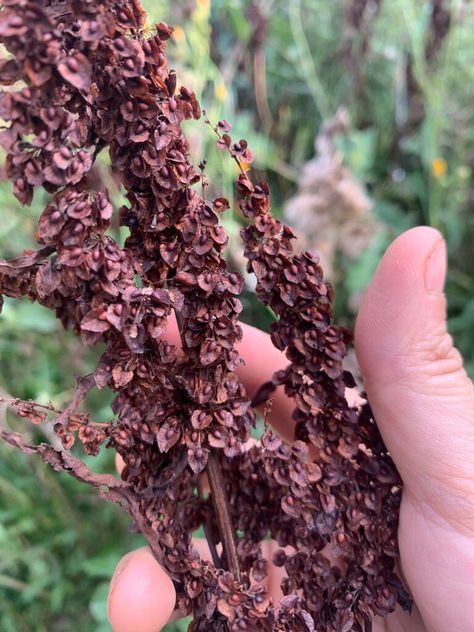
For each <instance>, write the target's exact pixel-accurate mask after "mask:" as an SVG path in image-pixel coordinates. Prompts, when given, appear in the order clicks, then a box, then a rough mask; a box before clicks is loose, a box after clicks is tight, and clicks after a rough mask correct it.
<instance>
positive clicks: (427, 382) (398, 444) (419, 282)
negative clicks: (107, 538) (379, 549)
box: [109, 228, 474, 632]
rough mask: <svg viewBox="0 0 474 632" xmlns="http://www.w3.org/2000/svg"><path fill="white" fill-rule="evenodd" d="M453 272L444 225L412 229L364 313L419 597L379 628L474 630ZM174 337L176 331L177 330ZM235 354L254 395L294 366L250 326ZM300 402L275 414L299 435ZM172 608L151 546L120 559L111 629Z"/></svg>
mask: <svg viewBox="0 0 474 632" xmlns="http://www.w3.org/2000/svg"><path fill="white" fill-rule="evenodd" d="M445 269H446V249H445V245H444V242H443V240H442V238H441V235H440V234H439V233H438V232H437V231H435V230H433V229H431V228H415V229H412V230H410V231H408V232H407V233H404V234H403V235H402V236H401V237H399V238H398V239H397V240H396V241H395V242H394V243H393V244H392V245H391V247H390V248H389V249H388V251H387V253H386V254H385V256H384V258H383V260H382V262H381V264H380V266H379V268H378V270H377V272H376V274H375V276H374V279H373V281H372V283H371V285H370V287H369V289H368V291H367V293H366V296H365V299H364V303H363V305H362V308H361V310H360V313H359V316H358V319H357V326H356V351H357V357H358V360H359V363H360V366H361V369H362V373H363V376H364V381H365V387H366V390H367V393H368V396H369V400H370V403H371V406H372V409H373V412H374V414H375V417H376V419H377V423H378V425H379V428H380V431H381V433H382V435H383V437H384V440H385V442H386V444H387V447H388V448H389V450H390V452H391V454H392V457H393V459H394V461H395V463H396V465H397V468H398V470H399V472H400V474H401V476H402V479H403V481H404V490H403V497H402V504H401V509H400V526H399V533H398V537H399V546H400V570H401V573H402V574H403V576H404V578H405V580H406V582H407V584H408V586H409V588H410V591H411V593H412V596H413V598H414V600H415V604H416V607H415V609H414V612H413V614H412V615H411V616H410V615H408V614H407V613H404V612H401V611H398V610H397V611H396V612H395V613H393V614H392V615H390V616H389V617H388V618H387V619H386V620H384V621H382V620H379V621H375V622H374V630H375V631H380V632H381V631H382V630H385V631H389V632H398V631H402V630H404V631H410V632H411V631H413V632H415V631H416V632H419V631H422V630H425V629H426V630H429V631H430V632H446V631H447V630H449V632H468V630H472V629H473V623H472V620H473V616H474V537H473V536H474V386H473V384H472V382H471V380H470V379H469V378H468V376H467V375H466V372H465V371H464V368H463V363H462V358H461V356H460V355H459V353H458V351H457V350H456V349H455V348H454V347H453V344H452V340H451V338H450V336H449V334H448V333H447V328H446V301H445V297H444V294H443V286H444V278H445V271H446V270H445ZM172 335H174V336H175V337H176V338H177V332H173V333H172ZM256 349H258V350H259V353H258V354H256V353H255V351H256ZM239 351H240V352H241V354H242V356H243V357H244V359H245V360H246V362H247V365H246V366H245V367H242V369H241V371H240V377H241V379H242V380H243V381H244V383H245V385H246V387H247V389H248V392H249V394H250V396H252V395H253V394H254V392H255V390H256V389H257V388H258V386H259V385H260V384H261V383H262V382H264V381H265V380H267V379H269V378H270V377H271V373H273V371H274V370H276V369H278V368H281V367H283V366H285V364H286V360H285V358H284V357H283V356H282V355H281V354H280V352H278V351H277V350H276V349H275V348H274V347H273V346H272V345H271V343H270V341H269V339H268V337H267V336H266V335H265V334H263V333H262V332H259V331H258V330H256V329H254V328H252V327H245V328H244V340H243V342H242V343H241V345H240V348H239ZM269 372H270V374H269ZM292 409H293V405H292V403H291V401H289V400H288V399H287V398H286V397H285V395H284V394H283V393H282V392H281V391H278V392H277V393H276V394H275V397H274V403H273V407H272V416H271V419H270V421H271V423H272V424H273V426H274V427H275V428H276V429H277V430H278V431H280V432H282V433H283V434H287V435H288V434H291V431H290V428H289V427H288V422H289V420H290V418H291V412H292ZM199 546H201V547H202V546H203V544H200V545H199ZM268 546H269V547H270V546H271V544H269V545H268ZM269 553H270V552H269ZM202 554H203V555H205V554H206V552H205V551H204V550H202ZM279 571H280V569H276V568H274V570H273V571H272V573H271V574H270V577H269V579H268V582H269V589H270V591H271V592H272V594H273V595H274V596H275V597H276V598H277V596H278V583H279V577H278V572H279ZM174 606H175V591H174V587H173V583H172V581H171V580H170V579H169V577H167V575H166V574H165V573H164V571H163V570H162V569H161V568H160V567H159V565H158V564H157V562H156V561H155V560H154V558H153V557H152V555H151V553H149V552H148V550H147V549H140V550H138V551H134V552H132V553H129V554H128V555H127V556H125V557H124V558H123V559H122V560H121V562H120V563H119V565H118V567H117V569H116V571H115V574H114V577H113V579H112V583H111V590H110V595H109V617H110V621H111V623H112V626H113V629H114V632H157V631H158V630H160V629H161V628H162V627H163V626H164V625H165V624H166V623H167V622H168V621H169V620H170V618H171V617H172V616H173V611H174Z"/></svg>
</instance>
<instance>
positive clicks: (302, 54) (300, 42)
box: [288, 0, 331, 120]
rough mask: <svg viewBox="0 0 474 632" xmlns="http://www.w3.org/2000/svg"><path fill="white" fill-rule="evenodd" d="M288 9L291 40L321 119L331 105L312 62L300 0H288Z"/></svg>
mask: <svg viewBox="0 0 474 632" xmlns="http://www.w3.org/2000/svg"><path fill="white" fill-rule="evenodd" d="M288 10H289V17H290V26H291V32H292V33H293V40H294V43H295V45H296V48H297V50H298V56H299V58H300V63H301V70H302V74H303V76H304V79H305V80H306V83H307V84H308V88H309V90H310V92H311V95H312V97H313V100H314V103H315V105H316V109H317V110H318V113H319V116H320V117H321V119H323V120H324V119H327V118H328V117H329V116H330V114H331V107H330V104H329V100H328V98H327V96H326V91H325V89H324V87H323V85H322V84H321V82H320V81H319V72H318V70H317V69H316V66H315V64H314V58H313V54H312V52H311V49H310V46H309V43H308V38H307V37H306V33H305V30H304V26H303V20H302V17H301V0H290V3H289V7H288Z"/></svg>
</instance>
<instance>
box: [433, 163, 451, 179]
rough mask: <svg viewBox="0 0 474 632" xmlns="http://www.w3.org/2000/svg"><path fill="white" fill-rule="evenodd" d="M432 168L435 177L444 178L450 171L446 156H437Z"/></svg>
mask: <svg viewBox="0 0 474 632" xmlns="http://www.w3.org/2000/svg"><path fill="white" fill-rule="evenodd" d="M431 169H432V170H433V175H434V177H435V178H438V180H439V179H440V178H443V177H444V176H445V175H446V173H447V172H448V165H447V164H446V160H445V159H444V158H435V159H434V160H433V162H432V163H431Z"/></svg>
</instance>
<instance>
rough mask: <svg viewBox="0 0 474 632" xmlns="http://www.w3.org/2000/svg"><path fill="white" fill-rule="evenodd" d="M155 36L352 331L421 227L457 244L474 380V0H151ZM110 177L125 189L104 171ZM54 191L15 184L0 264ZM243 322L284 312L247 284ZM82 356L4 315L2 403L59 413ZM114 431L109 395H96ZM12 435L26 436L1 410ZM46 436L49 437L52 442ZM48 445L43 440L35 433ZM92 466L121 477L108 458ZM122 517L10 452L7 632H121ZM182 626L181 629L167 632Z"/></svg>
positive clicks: (233, 259) (232, 255)
mask: <svg viewBox="0 0 474 632" xmlns="http://www.w3.org/2000/svg"><path fill="white" fill-rule="evenodd" d="M143 4H144V5H145V7H146V9H147V10H148V12H149V27H150V28H153V24H154V23H155V22H156V21H161V20H165V21H167V22H169V23H171V24H174V25H175V26H176V29H175V31H174V34H173V37H172V40H171V42H170V49H169V51H170V58H171V60H172V63H173V64H174V67H175V68H176V70H177V72H178V76H179V78H180V81H182V83H184V84H185V85H187V86H189V87H190V88H192V89H194V90H195V91H196V92H197V94H198V96H199V98H200V100H201V102H202V104H203V106H204V107H205V108H206V110H207V113H208V116H209V118H210V119H211V120H212V121H217V120H218V119H220V118H226V119H228V120H230V121H231V122H232V123H233V128H234V135H235V136H240V137H242V138H246V139H247V140H248V141H249V143H250V145H251V147H252V149H253V150H254V152H255V155H256V168H257V170H258V171H259V172H261V174H262V175H264V176H265V178H266V179H268V180H269V182H270V184H271V188H272V193H273V204H274V209H275V212H276V214H278V215H281V216H284V217H285V218H286V221H288V222H290V223H292V224H293V225H294V228H295V230H296V232H297V233H300V234H301V236H302V238H303V240H304V247H305V248H313V249H318V250H319V251H320V252H321V256H322V259H323V261H324V263H325V267H326V269H327V271H328V274H329V275H330V277H331V279H332V281H333V283H334V285H335V286H336V289H337V296H338V301H337V313H338V319H339V321H341V322H344V323H345V324H348V325H351V323H353V320H354V315H355V311H356V309H357V305H358V304H359V303H360V297H361V295H362V293H363V290H364V288H365V287H366V285H367V283H368V282H369V280H370V278H371V275H372V273H373V271H374V269H375V266H376V265H377V262H378V261H379V259H380V257H381V255H382V253H383V251H384V249H385V248H386V247H387V245H388V244H389V243H390V241H391V240H392V239H393V238H395V237H396V236H397V235H398V234H399V233H401V232H402V231H404V230H406V229H407V228H410V227H411V226H415V225H417V224H430V225H432V226H435V227H436V228H439V229H440V230H442V231H443V233H444V234H445V236H446V239H447V241H448V246H449V253H450V273H449V279H448V284H447V294H448V299H449V314H450V328H451V332H452V334H453V335H454V338H455V341H456V343H457V345H458V346H459V347H460V349H461V350H462V352H463V354H464V357H465V359H466V363H467V367H468V370H469V371H470V373H471V375H473V374H474V342H473V335H472V332H473V331H474V257H473V256H472V253H473V245H472V244H473V243H474V213H473V210H472V209H473V206H474V175H473V166H474V108H473V107H472V105H473V104H472V85H474V46H473V45H472V32H473V31H474V4H473V3H472V2H470V1H469V0H398V1H397V2H389V1H388V0H334V1H333V2H327V1H326V0H182V1H180V2H179V3H177V2H171V1H169V0H159V1H158V2H156V0H144V2H143ZM187 134H188V137H189V139H190V142H191V149H192V154H193V155H194V156H195V158H196V161H197V162H199V161H200V160H202V159H203V158H205V159H206V160H207V175H208V179H209V181H210V183H211V189H212V192H215V193H217V192H219V193H223V194H224V195H227V196H228V197H230V198H232V196H233V184H232V183H233V179H234V177H235V175H236V174H235V165H234V164H233V162H232V161H229V160H228V159H227V157H226V156H225V155H224V154H222V153H221V152H218V151H217V150H216V149H215V147H214V145H215V139H214V138H213V136H212V133H211V132H210V130H209V128H208V127H207V126H206V125H205V124H204V123H199V122H197V123H196V122H194V123H191V124H188V125H187ZM98 171H99V175H100V177H101V178H102V179H103V180H104V181H105V182H106V183H107V185H108V186H110V187H111V190H112V191H113V193H114V197H115V201H116V203H117V205H118V204H119V203H120V200H121V192H120V191H118V190H116V189H114V183H113V178H112V177H111V176H110V174H109V173H108V169H107V164H106V160H105V159H104V160H103V161H102V162H101V164H100V165H99V166H98ZM45 200H46V195H45V196H43V198H42V199H41V196H38V197H36V198H35V200H34V204H33V207H32V208H31V209H23V208H20V206H19V204H18V203H17V202H16V201H15V199H14V198H13V196H12V193H11V189H10V185H9V184H8V183H6V182H1V183H0V205H1V217H2V221H1V222H0V258H7V257H11V256H15V255H17V254H18V253H20V252H21V251H22V250H23V249H24V248H28V247H31V246H32V242H31V237H30V236H31V235H33V233H34V226H35V217H37V216H38V214H39V212H40V209H41V208H42V206H43V205H44V202H45ZM225 224H226V228H227V229H228V231H229V234H230V236H231V242H230V247H229V253H228V256H229V260H230V263H231V265H233V266H235V267H236V268H240V267H241V259H240V255H239V249H240V245H239V242H238V231H239V228H240V226H241V219H240V218H239V216H238V215H237V214H236V213H234V214H232V213H230V212H229V213H228V214H227V217H226V218H225ZM244 303H245V307H246V319H247V320H249V321H250V322H252V323H253V324H256V325H258V326H260V327H261V328H266V327H268V325H269V322H270V321H271V314H269V313H267V312H266V311H265V310H264V309H263V308H261V307H258V306H257V303H256V302H255V301H254V299H253V297H252V288H251V287H248V289H247V291H246V294H245V296H244ZM92 353H95V352H84V351H83V350H82V349H81V347H80V345H79V343H78V342H77V341H76V340H75V339H74V338H73V337H71V336H70V335H69V334H68V333H65V332H63V331H62V330H61V329H60V328H59V326H58V325H57V323H56V322H55V321H54V318H53V317H52V316H51V315H50V314H49V313H47V312H46V310H43V309H42V308H40V307H38V306H35V305H29V304H27V303H21V304H18V303H15V305H14V304H13V303H10V302H8V301H7V302H6V305H5V308H4V311H3V314H2V315H1V317H0V359H1V362H0V366H1V370H0V391H1V392H2V394H5V393H13V394H15V395H16V396H19V397H23V398H29V397H31V398H33V399H35V400H37V401H43V402H44V403H46V402H49V401H50V400H51V401H53V402H54V404H55V405H56V406H61V405H62V404H63V403H64V402H67V401H68V398H69V397H70V395H71V386H72V384H73V381H74V376H75V375H79V374H83V373H85V372H87V367H88V366H89V365H91V362H92V359H93V356H92ZM88 406H89V407H90V408H91V409H92V410H93V412H94V415H95V418H97V419H101V418H103V419H107V418H109V415H110V413H109V401H108V399H107V397H106V396H104V395H102V396H101V395H96V396H94V397H91V398H89V400H88ZM0 423H9V424H11V425H15V424H16V423H17V422H16V420H14V419H13V418H12V416H11V413H10V412H9V411H7V410H5V409H0ZM43 433H44V434H45V435H46V437H43V439H44V438H46V439H50V438H51V437H50V436H49V433H48V429H47V428H46V429H45V430H44V431H43ZM34 438H35V439H40V438H41V437H40V436H36V435H35V437H34ZM94 467H95V468H97V469H102V470H109V471H111V470H112V468H113V455H112V454H110V453H108V452H107V451H105V452H103V453H102V454H101V456H100V457H99V459H98V460H96V461H95V465H94ZM127 525H128V520H127V518H126V517H125V516H122V515H121V513H120V512H119V510H116V509H115V508H114V507H110V506H107V505H106V504H104V503H102V502H99V501H98V500H97V499H96V497H95V496H94V494H93V492H90V491H89V490H86V489H84V488H82V487H81V486H80V485H79V484H76V482H75V481H73V480H69V479H67V478H66V477H62V476H59V477H57V475H56V474H53V473H52V472H50V471H49V470H48V468H46V467H45V466H43V465H42V464H40V463H38V462H37V461H35V460H34V459H33V460H27V459H26V458H24V457H23V456H22V455H20V454H18V453H16V452H13V451H12V450H10V449H9V448H7V447H5V446H4V445H1V444H0V630H2V632H43V631H44V632H46V631H48V632H69V631H70V632H72V631H73V630H74V632H91V631H94V632H106V631H108V632H110V630H111V628H110V626H109V624H108V623H107V617H106V597H107V586H108V579H109V577H110V575H111V573H112V571H113V569H114V566H115V564H116V562H117V561H118V559H119V558H120V556H121V555H122V554H123V553H125V552H126V551H127V550H129V549H130V548H132V547H135V546H139V545H140V544H141V542H140V539H139V538H137V537H135V536H132V535H130V534H128V531H127ZM169 629H170V630H184V629H186V625H185V624H183V623H180V624H176V625H173V626H169Z"/></svg>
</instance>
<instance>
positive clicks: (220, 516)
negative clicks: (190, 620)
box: [175, 310, 240, 582]
mask: <svg viewBox="0 0 474 632" xmlns="http://www.w3.org/2000/svg"><path fill="white" fill-rule="evenodd" d="M175 314H176V321H177V323H178V330H179V334H180V337H181V341H182V343H183V345H184V340H183V329H184V323H183V319H182V316H181V314H179V312H178V311H177V310H175ZM206 472H207V476H208V478H209V485H210V488H211V499H212V504H213V506H214V511H215V514H216V518H217V524H218V526H219V533H220V536H221V541H222V549H223V551H222V558H223V559H224V558H225V559H226V560H227V564H228V568H229V570H230V571H231V573H232V574H233V575H234V577H235V579H236V580H237V581H238V582H240V567H239V558H238V555H237V548H236V546H235V537H234V529H233V526H232V519H231V516H230V508H229V502H228V500H227V494H226V491H225V487H224V481H223V479H222V472H221V468H220V465H219V461H218V459H217V458H216V456H215V455H214V454H212V452H211V454H210V455H209V459H208V461H207V468H206ZM204 533H205V535H206V539H207V541H208V544H209V549H210V551H211V555H212V559H213V562H214V564H215V565H216V567H218V566H220V563H219V562H220V560H219V556H218V554H217V551H216V548H215V546H214V543H213V542H212V539H211V537H210V535H209V534H208V529H207V527H206V525H205V526H204Z"/></svg>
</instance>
